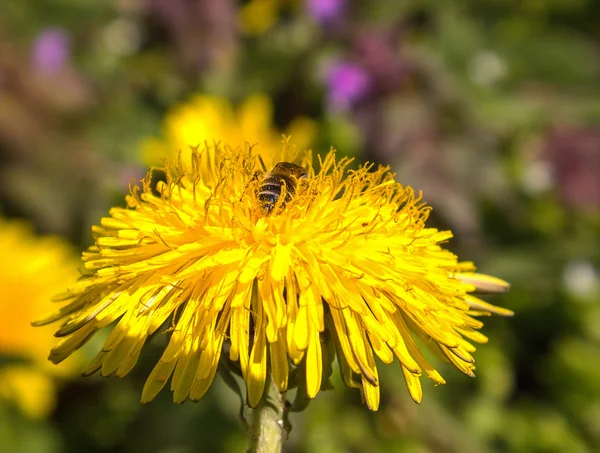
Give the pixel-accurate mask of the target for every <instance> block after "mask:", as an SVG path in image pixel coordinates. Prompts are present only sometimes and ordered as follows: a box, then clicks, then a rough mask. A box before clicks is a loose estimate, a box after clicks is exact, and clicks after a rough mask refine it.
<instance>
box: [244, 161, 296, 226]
mask: <svg viewBox="0 0 600 453" xmlns="http://www.w3.org/2000/svg"><path fill="white" fill-rule="evenodd" d="M307 174H308V173H307V171H306V169H305V168H304V167H301V166H300V165H296V164H292V163H291V162H279V163H278V164H277V165H275V167H273V170H271V172H270V173H267V174H266V175H265V177H264V179H263V180H262V182H261V184H260V186H259V188H258V190H257V191H256V196H257V198H258V203H259V205H260V208H261V210H262V212H263V213H265V214H266V215H269V214H271V212H272V211H273V208H274V207H275V205H276V204H277V202H278V201H279V198H280V197H281V193H282V191H283V186H284V184H285V195H284V199H283V201H282V202H281V207H282V208H283V207H285V205H286V204H287V203H289V202H290V201H291V200H292V198H293V196H294V194H295V193H296V187H297V184H298V181H299V180H300V179H302V178H306V176H307Z"/></svg>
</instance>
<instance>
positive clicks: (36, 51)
mask: <svg viewBox="0 0 600 453" xmlns="http://www.w3.org/2000/svg"><path fill="white" fill-rule="evenodd" d="M70 55H71V51H70V44H69V37H68V36H67V34H66V33H65V32H64V31H63V30H61V29H59V28H48V29H46V30H44V31H42V32H41V33H40V34H39V35H38V36H37V38H36V40H35V42H34V43H33V49H32V54H31V61H32V64H33V67H34V68H35V69H36V70H37V71H39V72H42V73H45V74H56V73H57V72H60V70H61V69H62V68H63V67H64V66H65V64H66V63H67V62H68V60H69V57H70Z"/></svg>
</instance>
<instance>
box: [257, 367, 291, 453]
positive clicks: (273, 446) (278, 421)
mask: <svg viewBox="0 0 600 453" xmlns="http://www.w3.org/2000/svg"><path fill="white" fill-rule="evenodd" d="M284 403H285V401H284V396H283V395H282V394H281V393H279V389H278V388H277V387H276V386H275V384H274V383H273V380H272V379H271V377H270V376H269V377H267V382H266V388H265V392H264V394H263V397H262V398H261V400H260V402H259V403H258V406H256V408H255V409H254V410H253V411H252V418H251V421H250V426H249V427H248V433H249V434H250V448H249V449H248V453H280V452H281V448H282V445H283V436H284V429H285V423H284V408H285V405H284Z"/></svg>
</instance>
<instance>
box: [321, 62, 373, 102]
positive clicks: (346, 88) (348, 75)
mask: <svg viewBox="0 0 600 453" xmlns="http://www.w3.org/2000/svg"><path fill="white" fill-rule="evenodd" d="M326 85H327V101H328V103H329V106H330V107H331V108H332V109H333V110H338V111H339V110H342V111H343V110H348V109H350V108H351V107H352V106H353V105H354V104H356V103H357V102H359V101H360V100H362V99H363V98H364V97H365V95H366V94H367V93H368V92H369V90H370V89H371V78H370V76H369V74H368V73H367V72H366V71H365V70H364V68H363V67H362V66H359V65H357V64H355V63H350V62H338V63H336V64H335V65H333V67H332V68H331V70H330V71H329V74H328V76H327V80H326Z"/></svg>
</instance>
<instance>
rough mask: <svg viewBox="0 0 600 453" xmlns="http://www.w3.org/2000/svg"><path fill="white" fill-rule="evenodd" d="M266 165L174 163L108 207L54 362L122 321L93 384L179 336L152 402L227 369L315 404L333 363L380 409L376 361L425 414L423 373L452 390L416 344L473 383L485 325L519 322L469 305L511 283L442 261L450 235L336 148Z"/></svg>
mask: <svg viewBox="0 0 600 453" xmlns="http://www.w3.org/2000/svg"><path fill="white" fill-rule="evenodd" d="M288 151H289V149H288V148H286V147H284V153H287V152H288ZM219 156H221V157H219ZM222 156H226V157H222ZM256 157H257V156H256V155H255V154H254V150H248V149H246V150H245V151H241V150H229V151H227V152H224V151H223V150H220V149H217V150H215V149H214V148H211V149H204V150H203V151H199V152H194V153H193V156H192V162H193V165H192V166H191V167H188V168H186V167H185V165H183V164H181V163H180V164H179V165H177V166H176V167H172V166H168V165H167V166H166V168H165V173H166V175H167V178H166V182H161V183H159V184H158V185H157V186H156V187H152V186H151V178H147V179H146V180H145V181H144V183H143V186H142V187H141V188H136V189H134V190H132V191H131V194H130V195H129V196H128V198H127V202H128V205H129V208H128V209H123V208H113V209H111V210H110V216H109V217H106V218H103V219H102V220H101V222H100V226H97V227H94V229H93V231H94V235H95V238H96V242H95V245H94V246H93V247H91V248H90V249H89V250H88V251H87V252H86V253H84V255H83V260H84V262H85V268H86V269H87V270H88V272H89V275H87V276H85V277H83V278H82V279H81V280H79V281H78V282H77V283H75V284H74V285H73V286H72V287H70V288H69V290H68V291H67V292H66V293H65V294H63V295H62V296H61V297H60V298H61V299H62V300H64V301H65V302H66V304H65V305H64V306H63V307H62V308H61V309H60V310H59V311H58V312H56V313H55V314H53V315H51V316H49V317H48V318H47V319H46V320H43V321H42V322H41V323H44V322H50V321H54V320H58V319H64V320H65V322H64V325H63V327H62V328H61V329H60V330H59V331H58V332H57V333H56V336H58V337H62V340H61V341H60V342H59V343H58V344H57V345H56V346H55V347H54V349H52V352H51V354H50V359H51V360H52V361H53V362H55V363H58V362H60V361H62V360H63V359H64V358H66V357H67V356H69V354H71V353H72V352H73V351H74V350H75V349H77V348H78V347H80V346H81V345H82V344H83V343H84V342H85V341H86V340H87V339H88V338H90V336H92V335H93V334H94V332H96V331H97V330H98V329H101V328H103V327H106V326H108V325H110V324H112V323H116V325H115V326H114V328H113V330H112V332H111V333H110V335H109V336H108V338H107V339H106V342H105V343H104V346H103V348H102V351H101V352H100V353H99V354H98V355H97V357H96V358H95V359H94V360H93V361H92V362H91V363H90V364H89V365H88V366H87V367H86V368H85V371H84V373H85V374H92V373H95V372H98V371H99V372H100V373H101V374H102V375H110V374H113V373H114V374H116V375H117V376H124V375H126V374H127V373H128V372H129V371H130V370H131V369H132V367H133V366H134V365H135V363H136V361H137V360H138V356H139V354H140V352H141V350H142V348H143V345H144V344H145V342H146V341H147V340H148V337H149V336H150V335H152V334H154V333H155V332H158V331H159V329H161V326H162V328H163V329H165V330H166V332H168V335H170V339H169V342H168V345H167V346H166V348H165V350H164V353H163V355H162V357H161V358H160V360H159V362H158V363H157V365H156V367H155V368H154V370H153V371H152V373H151V374H150V376H149V378H148V380H147V382H146V384H145V387H144V390H143V394H142V400H143V401H144V402H146V401H150V400H151V399H153V398H154V397H155V395H156V394H157V393H158V392H159V391H160V390H161V389H162V388H163V387H164V386H165V384H166V383H167V381H169V379H170V382H171V384H170V387H171V390H172V391H173V397H174V400H175V401H177V402H182V401H184V400H186V399H187V398H189V399H191V400H199V399H200V398H202V396H203V395H204V394H205V392H206V391H207V389H208V388H209V386H210V385H211V382H212V381H213V378H214V376H215V373H216V371H217V369H218V367H219V366H220V363H223V361H228V363H234V364H236V365H238V366H239V369H240V370H241V376H242V377H243V379H244V381H245V384H246V389H247V399H248V404H249V405H250V406H251V407H254V406H255V405H256V404H257V403H258V402H259V400H260V399H261V396H262V394H263V391H264V389H265V382H266V380H267V379H268V378H270V379H272V380H273V382H274V384H275V385H276V386H277V387H278V388H279V390H280V391H281V392H284V391H286V390H287V389H288V388H290V387H291V386H297V387H298V389H299V391H301V392H303V393H304V394H305V395H306V396H307V397H308V398H314V397H315V396H316V395H317V394H318V392H319V390H320V389H321V388H327V387H328V385H327V379H328V377H329V373H330V369H331V363H332V361H333V358H334V357H337V360H338V362H339V365H340V370H341V374H342V377H343V380H344V382H345V383H346V384H347V385H348V386H352V387H359V388H361V389H362V394H363V396H364V400H365V402H366V404H367V405H368V407H369V408H370V409H372V410H376V409H377V408H378V406H379V375H378V370H377V366H376V357H378V358H379V359H380V360H381V361H382V362H383V363H385V364H389V363H392V362H393V361H394V360H395V358H397V359H398V363H399V365H400V368H401V370H402V373H403V375H404V378H405V380H406V383H407V387H408V391H409V392H410V395H411V396H412V398H413V399H414V400H415V401H417V402H419V401H420V400H421V397H422V390H421V383H420V377H421V375H422V374H423V373H425V374H426V375H427V376H428V377H430V378H431V379H433V380H434V381H435V382H436V383H440V384H441V383H444V379H443V378H442V377H441V376H440V374H439V373H438V372H437V371H436V370H435V368H434V367H433V366H432V365H431V364H430V363H429V362H428V360H427V359H426V358H425V356H424V355H423V353H422V352H421V350H420V348H419V346H418V345H417V342H416V339H417V338H420V339H423V340H425V344H426V345H428V346H430V347H431V348H432V349H433V350H434V351H435V352H436V353H437V354H438V355H439V356H441V357H443V358H444V359H445V360H446V361H449V362H451V363H452V364H453V365H454V366H456V368H458V369H459V370H460V371H462V372H463V373H465V374H468V375H472V374H473V370H474V368H475V366H474V359H473V357H472V353H473V351H474V350H475V347H474V346H473V345H472V344H471V342H470V341H474V342H478V343H483V342H485V341H486V337H485V336H483V335H482V334H481V333H479V332H478V329H479V328H480V327H481V326H482V323H481V321H479V320H477V319H475V318H474V316H476V315H481V314H489V313H495V314H500V315H510V314H511V312H510V311H508V310H504V309H501V308H497V307H494V306H492V305H490V304H488V303H486V302H484V301H482V300H480V299H478V298H476V297H475V296H473V295H472V294H470V293H471V292H473V291H475V290H476V289H477V287H478V286H479V285H480V284H481V285H482V286H484V287H485V288H484V289H486V290H488V291H492V292H498V291H504V290H506V289H507V287H508V285H507V284H506V283H505V282H503V281H502V280H499V279H496V278H493V277H487V276H480V275H478V274H475V273H473V271H474V268H473V265H472V264H471V263H461V262H458V261H457V257H456V256H455V255H454V254H452V253H451V252H449V251H447V250H445V249H443V248H442V246H441V244H443V243H444V242H446V241H447V240H448V239H449V238H450V237H451V236H452V234H451V233H450V232H448V231H438V230H436V229H434V228H427V227H426V226H425V220H426V219H427V216H428V213H429V208H428V207H427V206H426V205H425V204H424V203H421V202H420V200H419V198H418V197H415V195H414V193H413V190H412V189H411V188H410V187H403V186H402V185H400V184H398V183H397V182H395V181H394V175H393V174H391V173H390V172H389V170H388V169H387V168H375V167H374V166H372V165H366V166H362V167H360V168H359V169H358V170H350V169H349V167H348V165H349V163H350V161H349V160H348V159H341V160H336V157H335V153H334V152H333V151H331V152H329V153H328V154H326V155H325V156H324V157H322V158H321V157H319V165H318V168H315V166H314V165H313V162H312V156H311V154H310V153H306V154H305V155H304V156H302V158H301V159H300V161H299V162H298V163H299V165H300V166H301V167H303V168H304V170H305V172H298V173H296V174H295V175H293V176H289V175H288V176H287V177H286V176H284V175H282V176H281V177H277V176H270V177H264V176H263V175H261V174H260V171H261V167H260V165H259V163H258V162H257V161H258V159H257V158H256ZM281 159H282V160H286V159H290V156H289V153H288V154H287V155H285V156H283V157H282V158H281ZM265 181H266V182H265ZM266 207H268V209H265V208H266Z"/></svg>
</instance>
